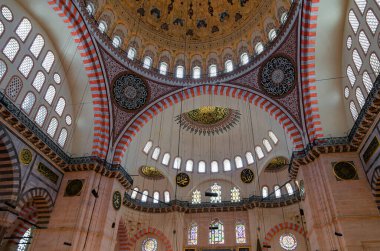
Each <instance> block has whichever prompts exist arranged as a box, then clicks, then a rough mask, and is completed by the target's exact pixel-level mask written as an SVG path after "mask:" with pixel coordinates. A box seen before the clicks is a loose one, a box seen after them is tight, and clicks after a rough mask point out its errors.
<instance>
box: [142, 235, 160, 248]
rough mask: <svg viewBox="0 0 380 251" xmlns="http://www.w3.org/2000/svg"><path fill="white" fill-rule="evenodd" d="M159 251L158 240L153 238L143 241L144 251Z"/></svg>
mask: <svg viewBox="0 0 380 251" xmlns="http://www.w3.org/2000/svg"><path fill="white" fill-rule="evenodd" d="M156 250H157V240H156V239H153V238H148V239H146V240H145V241H143V244H142V251H156Z"/></svg>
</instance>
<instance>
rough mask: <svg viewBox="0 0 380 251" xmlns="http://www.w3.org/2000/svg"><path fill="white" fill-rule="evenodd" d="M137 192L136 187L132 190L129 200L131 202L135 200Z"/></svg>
mask: <svg viewBox="0 0 380 251" xmlns="http://www.w3.org/2000/svg"><path fill="white" fill-rule="evenodd" d="M138 191H139V189H138V187H135V188H133V191H132V194H131V199H133V200H134V199H136V197H137V193H138Z"/></svg>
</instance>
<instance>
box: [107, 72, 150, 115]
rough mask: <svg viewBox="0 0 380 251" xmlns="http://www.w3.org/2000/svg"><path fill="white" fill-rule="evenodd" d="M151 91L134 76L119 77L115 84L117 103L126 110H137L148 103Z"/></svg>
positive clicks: (114, 95)
mask: <svg viewBox="0 0 380 251" xmlns="http://www.w3.org/2000/svg"><path fill="white" fill-rule="evenodd" d="M148 96H149V91H148V87H147V85H146V84H145V83H144V81H143V80H142V79H141V78H139V77H137V76H135V75H132V74H124V75H122V76H119V77H118V78H117V79H116V80H115V82H114V84H113V97H114V99H115V101H116V103H117V104H118V105H119V106H120V107H121V108H124V109H126V110H131V111H133V110H137V109H140V108H141V107H143V106H144V105H145V103H146V102H147V101H148Z"/></svg>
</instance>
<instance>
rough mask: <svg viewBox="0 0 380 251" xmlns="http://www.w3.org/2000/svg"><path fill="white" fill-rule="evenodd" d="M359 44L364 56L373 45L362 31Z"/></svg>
mask: <svg viewBox="0 0 380 251" xmlns="http://www.w3.org/2000/svg"><path fill="white" fill-rule="evenodd" d="M359 44H360V47H362V49H363V51H364V54H367V52H368V49H369V46H370V45H371V44H370V43H369V40H368V38H367V36H366V35H365V33H364V31H361V32H360V33H359Z"/></svg>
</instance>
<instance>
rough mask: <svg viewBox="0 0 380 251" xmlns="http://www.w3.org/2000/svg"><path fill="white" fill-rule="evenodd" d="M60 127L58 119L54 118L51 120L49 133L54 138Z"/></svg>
mask: <svg viewBox="0 0 380 251" xmlns="http://www.w3.org/2000/svg"><path fill="white" fill-rule="evenodd" d="M57 127H58V120H57V119H56V118H52V119H51V120H50V124H49V126H48V129H47V133H48V134H49V135H50V136H51V137H52V138H53V137H54V135H55V132H56V131H57Z"/></svg>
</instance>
